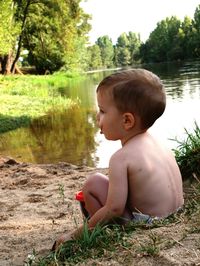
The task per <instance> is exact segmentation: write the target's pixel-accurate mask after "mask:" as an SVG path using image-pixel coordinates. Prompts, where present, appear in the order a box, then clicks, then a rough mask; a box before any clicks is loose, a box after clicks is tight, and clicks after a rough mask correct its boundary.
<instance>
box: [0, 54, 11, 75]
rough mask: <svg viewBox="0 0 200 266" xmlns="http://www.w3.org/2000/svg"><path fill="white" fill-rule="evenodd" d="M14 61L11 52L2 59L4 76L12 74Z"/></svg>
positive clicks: (0, 61)
mask: <svg viewBox="0 0 200 266" xmlns="http://www.w3.org/2000/svg"><path fill="white" fill-rule="evenodd" d="M12 61H13V57H12V53H11V52H10V53H9V54H8V55H4V56H1V57H0V63H1V73H2V74H4V75H7V74H11V65H12Z"/></svg>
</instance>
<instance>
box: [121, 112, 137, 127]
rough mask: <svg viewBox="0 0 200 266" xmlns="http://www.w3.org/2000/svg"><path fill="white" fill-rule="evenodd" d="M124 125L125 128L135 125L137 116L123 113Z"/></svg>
mask: <svg viewBox="0 0 200 266" xmlns="http://www.w3.org/2000/svg"><path fill="white" fill-rule="evenodd" d="M123 125H124V129H125V130H129V129H131V128H133V127H134V125H135V117H134V115H133V114H132V113H124V114H123Z"/></svg>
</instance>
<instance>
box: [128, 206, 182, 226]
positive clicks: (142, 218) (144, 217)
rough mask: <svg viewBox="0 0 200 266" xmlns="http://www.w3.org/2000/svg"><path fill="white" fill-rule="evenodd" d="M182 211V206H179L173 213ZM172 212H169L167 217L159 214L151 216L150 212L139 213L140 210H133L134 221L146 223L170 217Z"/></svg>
mask: <svg viewBox="0 0 200 266" xmlns="http://www.w3.org/2000/svg"><path fill="white" fill-rule="evenodd" d="M180 211H182V207H179V208H178V209H177V210H176V211H175V212H174V213H172V214H177V213H178V212H180ZM172 214H169V215H168V216H167V217H157V216H156V217H151V216H150V215H148V214H143V213H139V212H132V215H133V218H132V221H133V222H144V223H146V224H151V223H152V222H153V221H159V220H162V219H164V218H168V217H169V216H170V215H172Z"/></svg>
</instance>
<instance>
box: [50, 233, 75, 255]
mask: <svg viewBox="0 0 200 266" xmlns="http://www.w3.org/2000/svg"><path fill="white" fill-rule="evenodd" d="M72 239H73V237H72V232H70V233H68V234H64V235H61V236H60V237H59V238H58V239H57V240H56V241H55V242H54V244H53V247H52V249H51V250H52V251H56V250H57V249H58V248H59V247H60V246H61V245H62V244H63V243H65V242H67V241H69V240H72Z"/></svg>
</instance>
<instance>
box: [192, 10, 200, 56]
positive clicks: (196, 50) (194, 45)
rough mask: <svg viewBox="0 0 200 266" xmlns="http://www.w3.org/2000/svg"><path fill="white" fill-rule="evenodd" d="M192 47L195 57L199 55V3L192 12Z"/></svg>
mask: <svg viewBox="0 0 200 266" xmlns="http://www.w3.org/2000/svg"><path fill="white" fill-rule="evenodd" d="M192 25H193V28H192V48H193V54H194V56H195V57H200V5H199V6H198V7H197V8H196V10H195V12H194V19H193V22H192Z"/></svg>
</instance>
